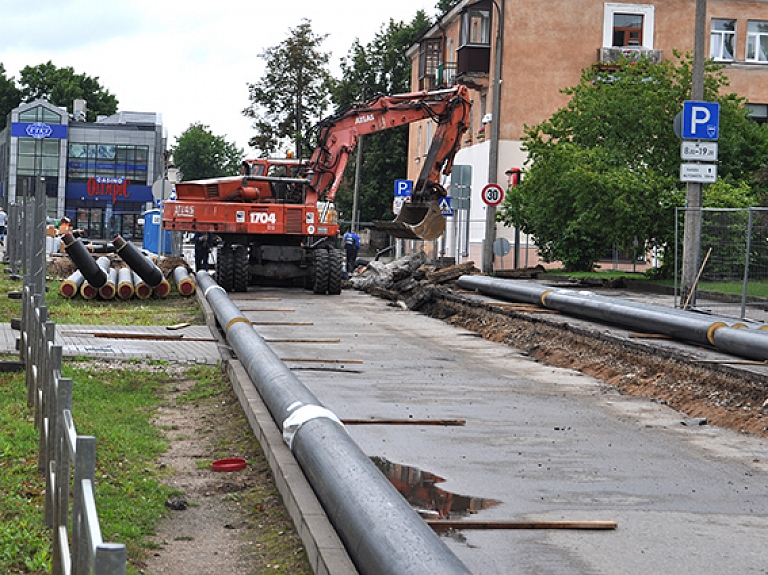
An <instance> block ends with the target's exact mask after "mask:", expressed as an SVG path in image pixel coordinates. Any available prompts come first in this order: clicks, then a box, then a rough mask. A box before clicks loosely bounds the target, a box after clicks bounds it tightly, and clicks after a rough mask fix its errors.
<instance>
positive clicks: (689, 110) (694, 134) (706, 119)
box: [682, 102, 720, 140]
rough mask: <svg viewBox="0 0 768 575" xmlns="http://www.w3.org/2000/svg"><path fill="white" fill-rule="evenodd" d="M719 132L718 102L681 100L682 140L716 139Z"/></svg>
mask: <svg viewBox="0 0 768 575" xmlns="http://www.w3.org/2000/svg"><path fill="white" fill-rule="evenodd" d="M719 132H720V104H718V103H717V102H683V129H682V137H683V140H717V138H718V136H719V135H720V134H719Z"/></svg>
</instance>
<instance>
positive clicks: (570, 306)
mask: <svg viewBox="0 0 768 575" xmlns="http://www.w3.org/2000/svg"><path fill="white" fill-rule="evenodd" d="M458 283H459V287H461V288H462V289H472V290H478V291H480V292H482V293H484V294H487V295H492V296H496V297H500V298H504V299H511V300H514V301H521V302H525V303H532V304H536V305H539V306H541V307H545V308H548V309H554V310H557V311H561V312H563V313H567V314H570V315H574V316H577V317H584V318H587V319H593V320H597V321H601V322H604V323H610V324H614V325H621V326H624V327H628V328H631V329H634V330H638V331H643V332H651V333H660V334H664V335H668V336H670V337H673V338H675V339H679V340H682V341H690V342H694V343H699V344H703V345H711V346H714V347H715V348H716V349H718V350H720V351H722V352H725V353H729V354H732V355H738V356H740V357H745V358H748V359H756V360H759V361H764V360H767V359H768V332H765V331H762V330H759V329H739V328H743V327H744V325H743V324H739V323H734V322H735V320H730V319H729V320H728V321H718V320H717V319H716V318H713V317H710V316H704V315H701V314H697V313H692V312H686V311H683V310H673V309H671V308H666V307H662V306H655V305H651V304H638V303H636V302H631V303H630V302H626V301H624V300H621V299H618V298H610V297H606V296H596V295H595V294H592V293H590V292H577V291H574V290H565V289H558V290H554V289H552V288H549V287H547V286H542V285H538V284H531V283H526V282H519V281H515V280H503V279H498V278H489V277H483V276H461V277H460V278H459V281H458ZM729 323H731V324H732V326H733V327H729V325H728V324H729Z"/></svg>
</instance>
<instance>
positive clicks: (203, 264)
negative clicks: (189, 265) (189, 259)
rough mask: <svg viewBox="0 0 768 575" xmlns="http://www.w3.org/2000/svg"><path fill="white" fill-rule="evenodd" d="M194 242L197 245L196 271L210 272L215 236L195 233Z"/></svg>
mask: <svg viewBox="0 0 768 575" xmlns="http://www.w3.org/2000/svg"><path fill="white" fill-rule="evenodd" d="M192 241H193V242H194V245H195V271H196V272H199V271H200V270H205V271H207V270H208V256H209V255H210V253H211V250H212V249H213V234H211V233H204V232H195V235H194V237H193V238H192Z"/></svg>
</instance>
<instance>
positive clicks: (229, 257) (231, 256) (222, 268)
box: [216, 245, 235, 292]
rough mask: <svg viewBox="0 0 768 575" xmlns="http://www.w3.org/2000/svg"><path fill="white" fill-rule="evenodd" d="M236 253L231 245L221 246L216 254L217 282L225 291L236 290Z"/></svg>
mask: <svg viewBox="0 0 768 575" xmlns="http://www.w3.org/2000/svg"><path fill="white" fill-rule="evenodd" d="M234 266H235V252H234V251H232V246H231V245H223V246H219V250H218V252H217V253H216V282H217V283H218V284H219V285H220V286H221V287H222V288H224V291H228V292H231V291H233V290H234V288H235V285H234V271H235V270H234Z"/></svg>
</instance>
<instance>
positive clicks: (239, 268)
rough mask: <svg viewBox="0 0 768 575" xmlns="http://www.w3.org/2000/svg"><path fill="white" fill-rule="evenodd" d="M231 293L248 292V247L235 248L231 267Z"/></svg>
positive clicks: (239, 246) (238, 246)
mask: <svg viewBox="0 0 768 575" xmlns="http://www.w3.org/2000/svg"><path fill="white" fill-rule="evenodd" d="M232 291H236V292H246V291H248V246H243V245H237V246H235V249H234V253H233V265H232Z"/></svg>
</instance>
